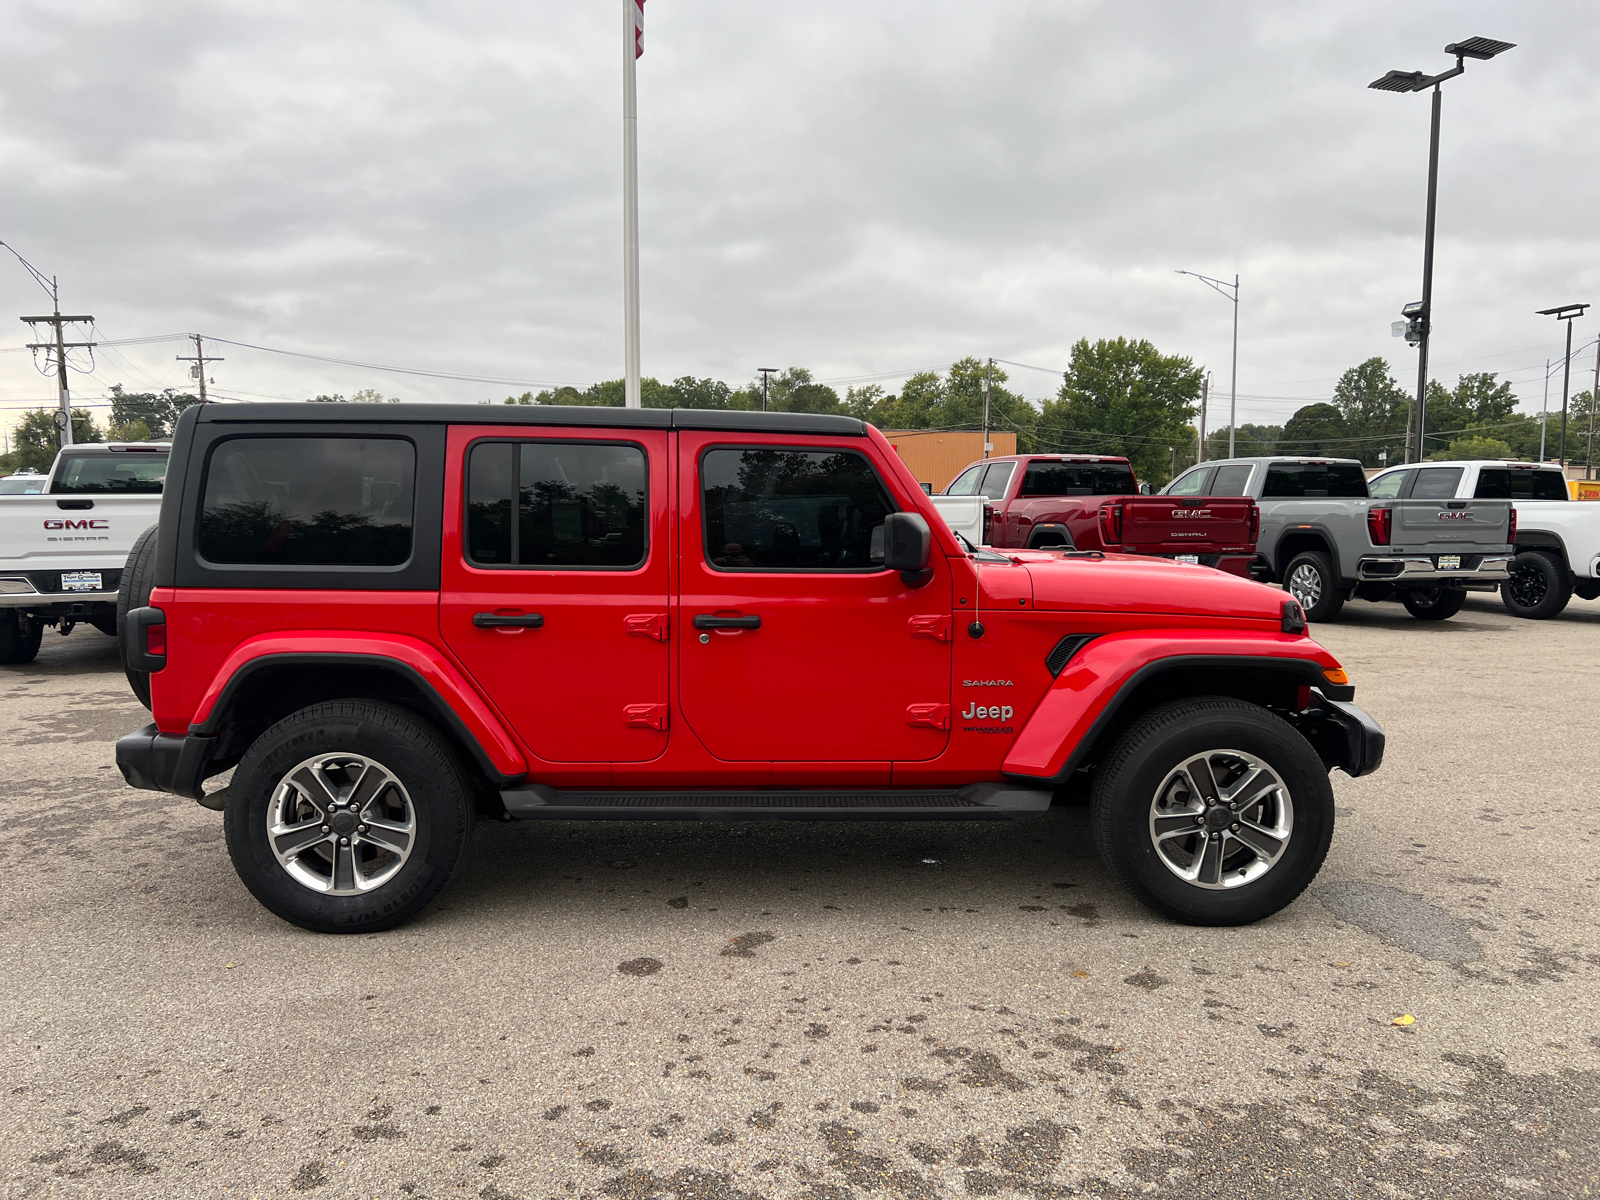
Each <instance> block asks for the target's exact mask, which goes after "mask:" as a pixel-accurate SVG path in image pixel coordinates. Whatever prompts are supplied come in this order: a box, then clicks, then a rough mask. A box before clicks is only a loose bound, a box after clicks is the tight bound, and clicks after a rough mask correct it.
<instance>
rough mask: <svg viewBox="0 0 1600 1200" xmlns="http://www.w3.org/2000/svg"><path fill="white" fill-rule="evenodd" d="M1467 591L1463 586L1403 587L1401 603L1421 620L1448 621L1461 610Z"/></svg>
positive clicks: (1465, 600)
mask: <svg viewBox="0 0 1600 1200" xmlns="http://www.w3.org/2000/svg"><path fill="white" fill-rule="evenodd" d="M1466 602H1467V593H1466V592H1465V591H1463V590H1462V589H1461V588H1447V587H1439V588H1402V589H1401V590H1400V603H1401V604H1404V605H1405V606H1406V611H1407V612H1408V613H1410V614H1411V615H1412V616H1413V617H1415V618H1417V620H1419V621H1448V620H1449V619H1450V618H1451V617H1453V616H1455V615H1456V614H1457V613H1458V612H1460V611H1461V606H1462V605H1463V604H1465V603H1466Z"/></svg>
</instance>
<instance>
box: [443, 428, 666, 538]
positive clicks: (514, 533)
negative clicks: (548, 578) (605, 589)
mask: <svg viewBox="0 0 1600 1200" xmlns="http://www.w3.org/2000/svg"><path fill="white" fill-rule="evenodd" d="M646 472H647V465H646V461H645V454H644V451H643V450H642V449H640V448H639V447H638V446H627V445H621V446H619V445H612V444H610V443H607V442H534V441H525V442H524V441H517V442H479V443H478V444H477V445H475V446H473V448H472V452H471V455H470V457H469V458H468V460H467V558H468V559H469V560H470V561H472V562H474V563H477V564H478V565H480V566H490V567H637V566H639V565H640V564H641V563H643V562H644V559H645V549H646V540H645V507H646V504H645V500H646V496H647V493H648V483H647V474H646ZM513 480H515V481H516V484H515V487H513V484H512V481H513Z"/></svg>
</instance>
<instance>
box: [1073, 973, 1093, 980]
mask: <svg viewBox="0 0 1600 1200" xmlns="http://www.w3.org/2000/svg"><path fill="white" fill-rule="evenodd" d="M1072 977H1073V978H1074V979H1087V978H1089V972H1087V971H1074V972H1073V973H1072Z"/></svg>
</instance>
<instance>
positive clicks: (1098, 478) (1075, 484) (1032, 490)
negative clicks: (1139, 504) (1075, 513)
mask: <svg viewBox="0 0 1600 1200" xmlns="http://www.w3.org/2000/svg"><path fill="white" fill-rule="evenodd" d="M1138 491H1139V485H1138V484H1137V483H1136V482H1134V478H1133V468H1132V467H1130V466H1128V465H1126V464H1125V463H1104V464H1102V463H1059V462H1031V463H1029V464H1028V469H1027V471H1026V472H1025V473H1024V474H1023V476H1022V490H1021V491H1020V492H1018V493H1017V494H1018V495H1019V496H1133V495H1136V494H1137V493H1138Z"/></svg>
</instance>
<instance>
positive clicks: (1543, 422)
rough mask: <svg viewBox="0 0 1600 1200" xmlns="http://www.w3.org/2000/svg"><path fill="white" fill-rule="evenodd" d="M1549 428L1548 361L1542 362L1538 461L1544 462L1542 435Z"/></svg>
mask: <svg viewBox="0 0 1600 1200" xmlns="http://www.w3.org/2000/svg"><path fill="white" fill-rule="evenodd" d="M1549 428H1550V360H1549V359H1548V358H1547V359H1545V360H1544V409H1543V412H1542V413H1541V415H1540V417H1539V461H1540V462H1543V461H1544V435H1545V430H1547V429H1549Z"/></svg>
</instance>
